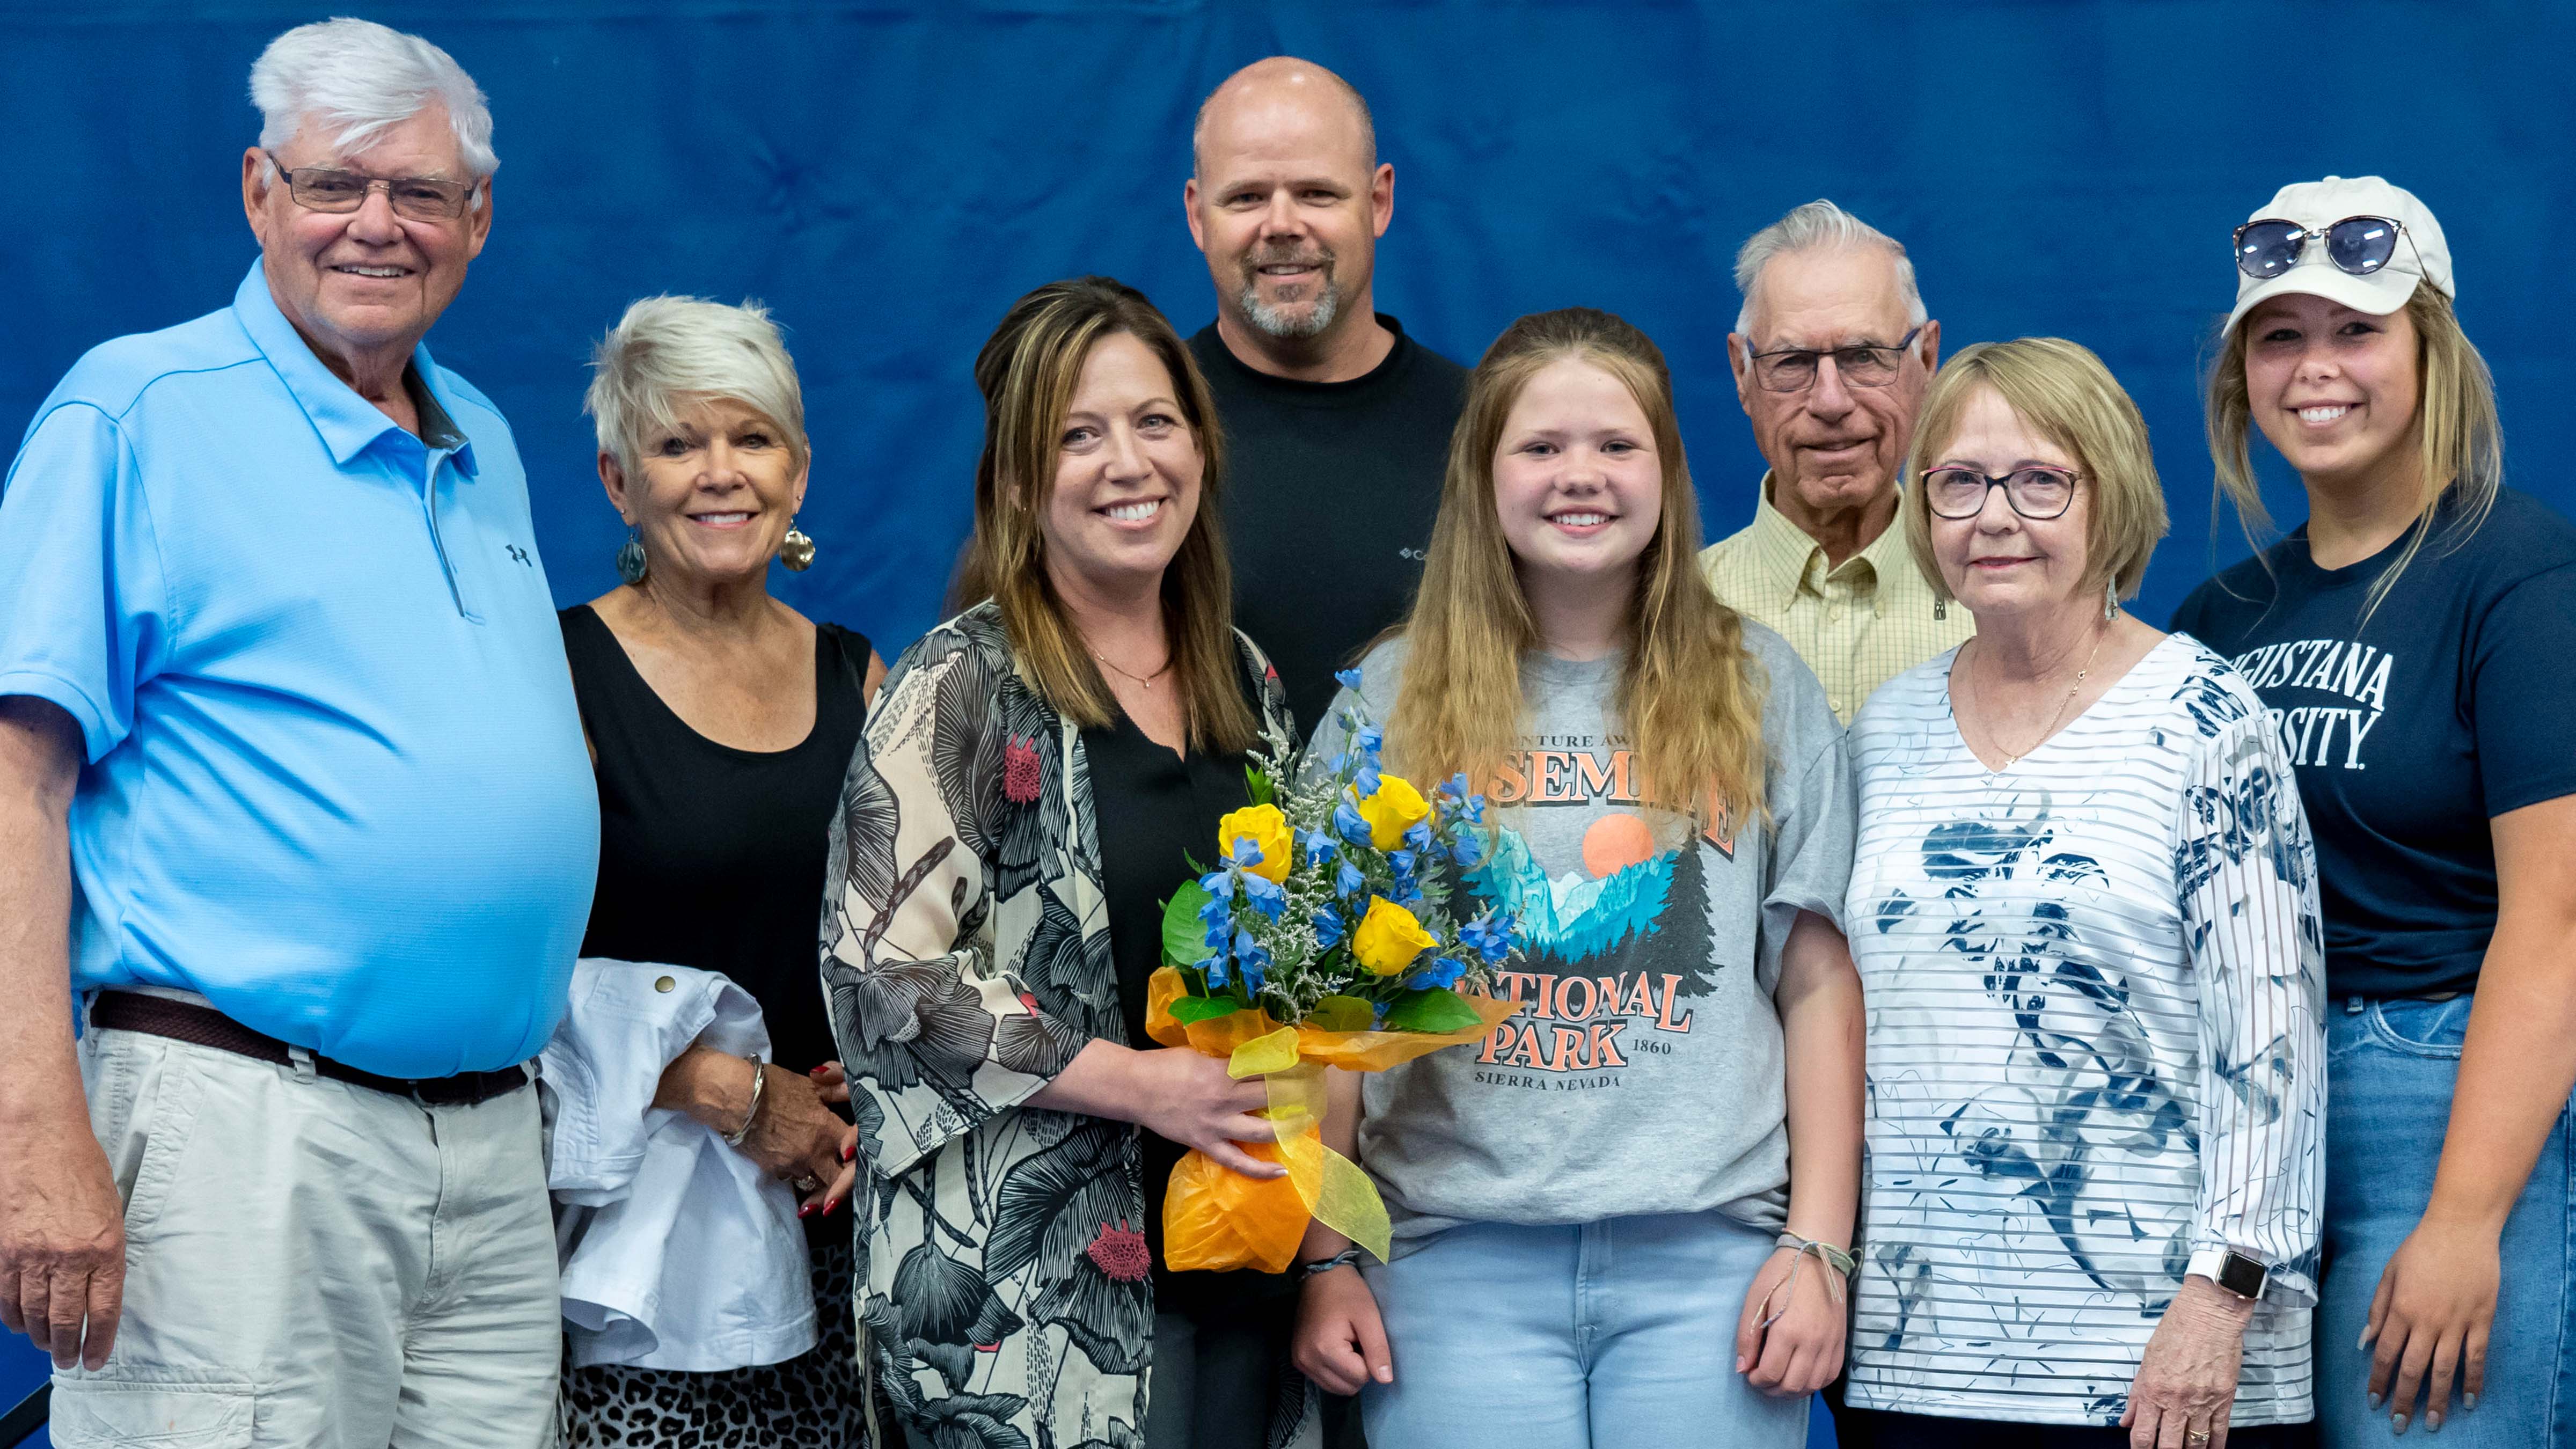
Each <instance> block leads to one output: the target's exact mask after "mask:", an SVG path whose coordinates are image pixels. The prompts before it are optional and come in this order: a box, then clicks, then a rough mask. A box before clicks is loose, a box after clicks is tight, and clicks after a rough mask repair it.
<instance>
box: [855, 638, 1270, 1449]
mask: <svg viewBox="0 0 2576 1449" xmlns="http://www.w3.org/2000/svg"><path fill="white" fill-rule="evenodd" d="M1238 638H1240V636H1238ZM1242 648H1243V659H1244V664H1245V667H1246V668H1247V669H1248V670H1250V671H1251V672H1252V675H1253V677H1255V678H1258V679H1261V680H1263V686H1262V688H1261V691H1260V696H1259V697H1260V698H1261V700H1262V702H1263V708H1264V710H1265V712H1266V713H1267V714H1268V715H1269V716H1270V717H1271V718H1272V719H1273V720H1275V721H1278V722H1280V723H1281V724H1282V726H1283V728H1284V727H1285V721H1286V710H1287V705H1286V701H1285V698H1284V696H1283V695H1282V694H1281V692H1280V688H1279V684H1278V681H1277V677H1276V676H1275V675H1273V674H1271V672H1270V669H1269V666H1268V664H1267V663H1266V662H1265V661H1263V659H1262V658H1261V656H1260V654H1259V652H1258V651H1257V650H1256V649H1254V648H1253V646H1252V645H1251V643H1250V641H1248V640H1245V641H1242ZM1100 880H1101V876H1100V846H1099V831H1098V828H1097V824H1096V822H1095V820H1094V817H1093V814H1092V794H1091V780H1090V776H1089V773H1088V770H1087V767H1086V765H1085V763H1084V757H1083V748H1082V742H1081V733H1080V729H1079V727H1078V726H1076V725H1074V724H1071V723H1069V722H1067V721H1066V720H1064V719H1062V718H1061V717H1059V716H1058V715H1057V714H1056V712H1055V711H1054V710H1053V709H1051V708H1049V707H1048V706H1047V705H1046V704H1045V703H1044V702H1043V701H1042V700H1040V699H1039V698H1038V696H1037V694H1036V692H1035V691H1034V690H1033V689H1032V688H1031V687H1030V685H1029V683H1028V681H1027V680H1026V679H1025V678H1024V677H1023V676H1022V675H1021V674H1020V673H1019V671H1018V668H1017V665H1016V662H1015V660H1014V657H1013V655H1012V653H1011V649H1010V645H1009V642H1008V641H1007V640H1006V639H1005V637H1004V636H1003V632H1002V626H1001V619H1000V616H999V613H998V612H997V611H996V610H995V609H994V607H993V606H992V605H991V604H989V603H987V604H983V605H979V606H977V607H976V608H973V609H970V610H968V611H967V612H965V613H964V614H961V615H959V616H958V617H956V618H955V619H952V620H950V621H949V622H947V623H945V624H942V625H940V626H939V627H938V628H936V629H934V630H932V631H931V632H930V634H929V635H927V636H926V637H924V638H923V639H922V640H921V642H919V643H917V644H915V645H914V646H913V647H912V648H911V649H909V650H907V651H905V653H904V655H903V657H902V658H901V659H899V660H897V661H896V663H895V666H894V668H893V671H892V672H891V673H890V674H889V675H888V676H887V678H886V682H885V686H884V689H883V690H882V692H881V693H880V694H879V695H878V697H877V702H876V707H875V708H874V709H873V710H872V711H871V712H870V716H869V719H868V728H867V735H866V738H865V739H864V740H863V741H862V742H861V743H860V745H859V749H858V752H857V754H856V755H855V756H854V757H853V759H852V760H851V763H850V773H849V777H848V780H847V782H846V783H845V784H844V786H843V787H842V795H841V811H840V815H839V817H838V818H837V819H835V820H834V822H833V825H832V852H831V866H830V872H829V874H828V876H827V877H826V890H825V904H824V909H823V922H822V970H823V990H824V997H825V1000H826V1001H827V1002H828V1003H829V1004H830V1009H831V1015H832V1031H833V1035H834V1037H835V1038H837V1039H838V1041H839V1043H840V1049H841V1060H842V1061H843V1063H844V1064H845V1065H846V1066H847V1068H848V1070H849V1074H850V1089H851V1091H850V1105H851V1107H852V1109H853V1111H854V1112H855V1113H856V1116H857V1119H858V1125H859V1151H860V1153H861V1154H862V1158H861V1160H862V1163H863V1164H864V1165H865V1166H866V1167H867V1168H868V1169H869V1170H868V1171H867V1172H866V1173H864V1174H862V1175H861V1178H860V1186H859V1187H858V1188H857V1189H854V1190H853V1192H852V1195H851V1198H850V1205H851V1208H852V1210H853V1216H854V1217H855V1219H856V1222H855V1223H854V1228H855V1231H856V1234H857V1239H858V1260H859V1267H858V1274H857V1293H858V1317H859V1324H860V1330H861V1332H862V1333H863V1334H864V1335H865V1337H866V1339H867V1345H866V1350H865V1351H869V1352H873V1353H874V1355H875V1360H876V1367H877V1373H878V1379H879V1382H880V1383H881V1384H882V1386H883V1388H884V1391H885V1394H886V1397H887V1399H888V1400H889V1401H890V1402H891V1403H892V1404H893V1406H894V1408H895V1411H896V1413H897V1415H898V1416H899V1417H901V1418H903V1419H905V1420H907V1421H909V1422H910V1423H911V1424H912V1425H913V1427H914V1428H916V1429H917V1430H919V1431H920V1432H921V1433H922V1435H923V1436H924V1437H925V1438H927V1439H929V1440H930V1441H931V1442H933V1443H935V1444H937V1445H939V1446H941V1449H952V1446H955V1449H963V1446H968V1445H974V1446H992V1449H1004V1446H1009V1449H1028V1446H1034V1449H1085V1446H1095V1445H1096V1446H1109V1449H1128V1446H1141V1445H1142V1444H1143V1443H1144V1426H1145V1404H1146V1387H1147V1381H1148V1371H1149V1368H1150V1365H1151V1364H1152V1362H1153V1336H1154V1334H1153V1329H1154V1303H1153V1293H1152V1286H1151V1282H1150V1272H1149V1270H1150V1267H1151V1264H1150V1262H1149V1260H1148V1256H1147V1253H1146V1247H1145V1234H1144V1213H1145V1206H1144V1205H1145V1192H1144V1183H1143V1180H1142V1172H1141V1167H1140V1147H1139V1131H1140V1129H1138V1128H1136V1127H1134V1126H1131V1125H1130V1124H1128V1123H1125V1122H1118V1121H1112V1120H1110V1119H1108V1118H1104V1117H1091V1116H1084V1115H1080V1114H1075V1113H1066V1112H1051V1111H1047V1110H1044V1109H1042V1108H1036V1107H1028V1106H1024V1105H1022V1104H1023V1103H1025V1102H1026V1100H1027V1099H1028V1098H1029V1097H1030V1096H1031V1095H1032V1094H1033V1093H1035V1092H1037V1091H1039V1090H1040V1089H1042V1088H1043V1087H1045V1086H1046V1084H1047V1083H1048V1082H1049V1081H1050V1080H1052V1079H1053V1078H1054V1076H1055V1074H1056V1073H1057V1072H1059V1071H1062V1070H1063V1069H1064V1067H1065V1064H1066V1063H1068V1062H1070V1061H1071V1060H1072V1059H1073V1056H1074V1054H1075V1053H1076V1052H1078V1051H1080V1050H1081V1049H1082V1047H1083V1046H1084V1044H1086V1043H1087V1042H1089V1041H1090V1040H1091V1039H1092V1038H1094V1037H1106V1038H1108V1039H1109V1040H1111V1041H1115V1042H1121V1043H1124V1042H1125V1041H1126V1035H1127V1032H1126V1025H1125V1021H1124V1018H1123V1017H1122V1016H1121V1014H1120V1011H1119V1002H1118V977H1117V971H1116V969H1115V967H1114V965H1113V964H1112V962H1111V960H1110V953H1109V922H1108V917H1107V912H1106V909H1105V907H1104V904H1103V899H1102V894H1101V884H1100ZM1305 1404H1306V1406H1307V1407H1306V1408H1305V1409H1304V1411H1303V1412H1292V1413H1291V1414H1289V1415H1287V1416H1286V1417H1288V1418H1290V1419H1292V1420H1293V1422H1290V1423H1274V1425H1273V1429H1272V1435H1271V1442H1272V1443H1273V1444H1280V1445H1289V1444H1310V1445H1311V1444H1314V1443H1317V1442H1318V1441H1319V1437H1320V1435H1319V1429H1318V1427H1317V1418H1316V1415H1315V1414H1314V1412H1313V1409H1312V1404H1313V1395H1312V1394H1311V1393H1310V1394H1307V1395H1306V1396H1305Z"/></svg>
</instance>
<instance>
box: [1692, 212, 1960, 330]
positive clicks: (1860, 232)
mask: <svg viewBox="0 0 2576 1449" xmlns="http://www.w3.org/2000/svg"><path fill="white" fill-rule="evenodd" d="M1864 245H1875V246H1882V247H1885V248H1887V252H1888V255H1889V256H1891V257H1893V258H1895V259H1896V286H1897V290H1898V292H1899V293H1901V294H1902V295H1903V296H1904V298H1905V321H1906V325H1907V326H1909V327H1920V326H1922V325H1923V324H1924V322H1925V321H1927V320H1929V319H1930V317H1931V315H1932V314H1931V313H1929V312H1926V311H1924V310H1923V293H1922V292H1921V291H1919V290H1917V289H1916V287H1915V285H1914V260H1913V258H1911V257H1908V256H1907V255H1906V254H1905V244H1904V243H1903V242H1900V241H1898V240H1897V239H1896V238H1894V237H1892V236H1889V235H1888V234H1887V233H1885V232H1883V231H1880V230H1879V229H1878V228H1877V227H1874V226H1871V225H1870V224H1869V223H1868V222H1865V221H1863V220H1861V219H1860V218H1859V217H1856V216H1854V215H1852V214H1851V213H1850V212H1848V211H1845V210H1843V209H1842V208H1841V207H1839V206H1836V205H1834V204H1833V203H1832V202H1830V201H1826V200H1824V199H1823V198H1821V197H1820V198H1818V199H1816V200H1814V201H1810V202H1808V203H1807V204H1806V205H1804V206H1799V207H1792V208H1790V210H1789V214H1788V215H1786V216H1783V217H1781V218H1780V219H1779V220H1778V221H1775V222H1773V223H1771V224H1770V225H1769V226H1766V227H1764V228H1762V229H1761V230H1760V231H1757V232H1755V233H1754V234H1753V235H1752V236H1751V237H1749V238H1747V239H1746V241H1745V243H1744V248H1743V250H1741V251H1739V252H1737V253H1736V254H1735V290H1736V291H1737V292H1739V293H1741V294H1742V295H1743V297H1744V306H1743V307H1742V309H1740V310H1739V311H1737V313H1736V314H1735V330H1736V331H1737V332H1740V333H1742V334H1743V335H1745V336H1747V337H1750V336H1752V335H1753V304H1754V301H1755V296H1754V293H1755V291H1756V290H1757V289H1759V287H1760V286H1761V284H1762V269H1763V268H1764V267H1767V266H1769V265H1771V263H1772V262H1773V261H1774V260H1775V259H1777V258H1780V257H1784V256H1787V255H1789V254H1790V253H1792V252H1808V251H1816V250H1819V249H1821V248H1825V247H1851V246H1864Z"/></svg>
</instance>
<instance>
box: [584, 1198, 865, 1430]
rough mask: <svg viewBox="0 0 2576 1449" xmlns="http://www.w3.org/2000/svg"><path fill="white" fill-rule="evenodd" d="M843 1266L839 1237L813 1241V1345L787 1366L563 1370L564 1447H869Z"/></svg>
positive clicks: (845, 1250) (847, 1254)
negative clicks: (817, 1332)
mask: <svg viewBox="0 0 2576 1449" xmlns="http://www.w3.org/2000/svg"><path fill="white" fill-rule="evenodd" d="M850 1268H851V1249H850V1243H849V1240H848V1239H847V1238H841V1239H839V1240H837V1241H832V1242H818V1243H816V1244H815V1245H814V1307H815V1313H816V1315H817V1317H816V1322H817V1323H818V1324H819V1325H820V1327H821V1330H822V1332H821V1341H820V1342H819V1343H817V1344H815V1346H814V1348H813V1351H812V1352H810V1353H806V1354H802V1355H799V1356H798V1357H795V1358H791V1359H789V1360H787V1361H786V1362H785V1363H774V1364H766V1365H763V1366H761V1367H759V1368H744V1369H728V1370H725V1371H724V1372H721V1373H682V1372H679V1371H677V1370H672V1369H644V1368H630V1367H627V1366H625V1365H622V1364H603V1365H600V1366H598V1367H594V1368H570V1367H567V1368H566V1369H565V1370H564V1376H563V1394H562V1397H561V1400H560V1403H561V1407H560V1408H559V1409H558V1410H557V1413H558V1414H559V1415H560V1417H561V1423H562V1428H563V1435H562V1444H563V1445H564V1449H868V1422H867V1402H868V1376H867V1374H866V1373H865V1372H864V1371H863V1370H862V1369H861V1368H860V1366H859V1363H858V1355H857V1332H856V1328H855V1325H854V1322H853V1318H852V1313H851V1297H850ZM567 1363H569V1360H568V1359H567Z"/></svg>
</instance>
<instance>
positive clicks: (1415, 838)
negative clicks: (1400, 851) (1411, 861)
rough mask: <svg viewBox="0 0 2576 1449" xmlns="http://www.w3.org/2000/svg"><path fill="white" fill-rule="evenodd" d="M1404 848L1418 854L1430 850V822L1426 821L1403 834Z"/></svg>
mask: <svg viewBox="0 0 2576 1449" xmlns="http://www.w3.org/2000/svg"><path fill="white" fill-rule="evenodd" d="M1404 844H1405V848H1407V849H1409V850H1412V851H1414V852H1415V853H1417V854H1418V853H1420V852H1422V851H1426V850H1429V849H1430V848H1431V822H1430V821H1428V820H1426V821H1423V822H1422V823H1420V824H1418V825H1416V826H1414V827H1413V828H1412V829H1411V830H1408V831H1406V832H1404Z"/></svg>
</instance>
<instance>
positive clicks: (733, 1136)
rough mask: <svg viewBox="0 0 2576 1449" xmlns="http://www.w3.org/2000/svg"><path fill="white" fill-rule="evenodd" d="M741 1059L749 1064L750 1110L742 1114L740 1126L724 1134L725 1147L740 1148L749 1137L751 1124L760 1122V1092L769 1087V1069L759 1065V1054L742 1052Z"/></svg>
mask: <svg viewBox="0 0 2576 1449" xmlns="http://www.w3.org/2000/svg"><path fill="white" fill-rule="evenodd" d="M742 1059H743V1060H744V1061H747V1062H749V1063H751V1110H750V1111H748V1112H745V1113H743V1114H742V1125H741V1126H739V1127H736V1128H735V1129H733V1130H732V1131H731V1132H728V1133H726V1134H725V1137H724V1144H725V1146H727V1147H740V1146H741V1145H742V1141H743V1139H744V1138H746V1137H749V1136H750V1135H751V1124H752V1123H754V1122H757V1121H759V1120H760V1092H761V1089H762V1088H763V1087H766V1086H768V1085H769V1069H768V1068H767V1067H765V1066H763V1065H761V1061H760V1053H758V1052H744V1053H743V1054H742Z"/></svg>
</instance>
